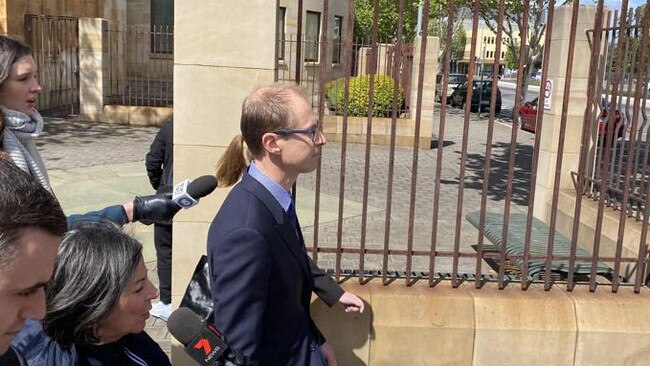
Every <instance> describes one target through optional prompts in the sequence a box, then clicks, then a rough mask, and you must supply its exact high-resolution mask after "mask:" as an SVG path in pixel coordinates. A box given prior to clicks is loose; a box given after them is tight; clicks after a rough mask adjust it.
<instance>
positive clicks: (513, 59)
mask: <svg viewBox="0 0 650 366" xmlns="http://www.w3.org/2000/svg"><path fill="white" fill-rule="evenodd" d="M517 48H519V47H517ZM504 61H505V63H506V67H507V68H509V69H516V68H517V67H519V53H518V52H517V53H514V52H512V48H510V47H508V49H507V50H506V57H505V60H504Z"/></svg>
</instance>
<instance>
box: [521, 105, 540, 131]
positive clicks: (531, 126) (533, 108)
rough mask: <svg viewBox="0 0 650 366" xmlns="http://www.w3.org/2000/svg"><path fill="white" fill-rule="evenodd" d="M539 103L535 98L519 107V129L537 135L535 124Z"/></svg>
mask: <svg viewBox="0 0 650 366" xmlns="http://www.w3.org/2000/svg"><path fill="white" fill-rule="evenodd" d="M537 102H538V99H537V98H535V99H533V100H531V101H528V102H526V103H524V105H522V106H521V107H519V117H517V124H518V125H519V128H521V129H522V130H524V131H528V132H532V133H535V123H536V122H537Z"/></svg>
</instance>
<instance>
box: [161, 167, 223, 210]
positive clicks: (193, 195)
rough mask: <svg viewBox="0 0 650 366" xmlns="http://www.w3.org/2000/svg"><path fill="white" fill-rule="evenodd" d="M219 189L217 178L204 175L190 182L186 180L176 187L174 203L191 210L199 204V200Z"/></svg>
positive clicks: (173, 196)
mask: <svg viewBox="0 0 650 366" xmlns="http://www.w3.org/2000/svg"><path fill="white" fill-rule="evenodd" d="M216 188H217V178H215V177H214V176H212V175H203V176H200V177H198V178H196V179H194V180H193V181H191V182H190V180H189V179H186V180H184V181H182V182H180V183H178V184H177V185H176V186H175V187H174V191H173V194H172V201H174V203H175V204H176V205H178V206H180V207H182V208H186V209H187V208H190V207H192V206H195V205H196V204H198V203H199V199H200V198H202V197H205V196H207V195H209V194H210V193H212V191H214V190H215V189H216Z"/></svg>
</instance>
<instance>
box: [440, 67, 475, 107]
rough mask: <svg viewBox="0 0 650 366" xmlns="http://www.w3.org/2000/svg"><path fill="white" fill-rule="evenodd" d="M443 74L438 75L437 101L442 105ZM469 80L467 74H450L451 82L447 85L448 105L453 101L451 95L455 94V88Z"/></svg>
mask: <svg viewBox="0 0 650 366" xmlns="http://www.w3.org/2000/svg"><path fill="white" fill-rule="evenodd" d="M443 76H444V75H443V74H438V75H436V100H437V101H439V102H441V103H442V100H441V98H442V77H443ZM466 80H467V75H465V74H449V82H448V83H447V104H449V101H450V100H451V99H450V97H451V93H453V92H454V88H455V87H456V86H458V84H462V83H464V82H465V81H466Z"/></svg>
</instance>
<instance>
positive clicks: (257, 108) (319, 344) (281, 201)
mask: <svg viewBox="0 0 650 366" xmlns="http://www.w3.org/2000/svg"><path fill="white" fill-rule="evenodd" d="M241 131H242V134H241V135H240V136H237V137H236V138H235V139H233V142H232V143H231V144H230V146H229V147H228V149H227V150H226V152H225V153H224V155H223V157H222V158H221V160H220V161H219V165H218V166H219V168H218V171H217V179H218V180H219V185H220V186H221V185H222V184H225V185H232V184H233V183H234V182H236V181H237V179H238V178H239V177H240V176H241V175H242V173H243V177H242V179H241V182H239V183H238V184H237V185H236V186H235V187H234V188H233V189H232V191H231V192H230V194H229V195H228V197H227V198H226V200H225V201H224V203H223V205H222V206H221V209H220V210H219V212H218V213H217V216H216V217H215V219H214V221H213V222H212V226H211V227H210V231H209V234H208V259H209V264H210V271H211V273H210V276H211V286H212V296H213V299H214V311H215V314H214V315H215V322H216V325H217V328H219V329H221V330H222V331H223V332H224V334H225V335H226V337H227V338H228V340H229V342H230V343H231V346H232V347H234V348H238V349H241V350H242V351H243V353H244V355H246V356H249V357H251V358H252V359H253V360H258V361H259V363H260V365H264V366H276V365H277V366H292V365H301V366H303V365H311V366H314V365H328V366H331V365H336V359H335V357H334V352H333V351H332V349H331V347H330V346H329V345H328V344H327V342H326V341H325V339H324V338H323V336H322V334H321V333H320V332H319V330H318V328H317V327H316V325H315V324H314V322H313V320H312V319H311V316H310V313H309V304H310V298H311V294H312V292H315V293H316V294H317V295H318V296H319V297H321V299H323V301H325V303H327V304H328V305H330V306H332V305H334V304H335V303H337V302H340V303H341V304H342V305H343V306H344V307H345V308H346V311H359V312H361V311H363V302H362V301H361V300H360V299H359V298H358V297H357V296H355V295H353V294H351V293H348V292H344V291H343V290H342V289H341V288H340V287H339V286H338V285H337V284H336V283H335V282H334V281H333V280H332V279H331V278H330V277H329V276H327V274H325V273H324V272H323V271H322V270H320V269H318V267H317V266H316V265H315V264H314V263H313V262H312V261H311V259H310V258H309V257H308V256H307V253H306V251H305V246H304V241H303V237H302V232H301V230H300V225H299V224H298V221H297V218H296V216H295V202H293V199H292V196H291V194H290V190H291V187H292V186H293V184H294V183H295V182H296V180H297V179H298V176H299V175H300V174H301V173H307V172H311V171H313V170H314V169H316V167H317V165H318V162H319V157H320V152H321V147H322V146H323V145H324V144H325V143H326V138H325V136H324V135H323V133H322V132H321V126H320V123H319V121H318V119H317V118H316V116H314V114H313V112H312V110H311V107H310V104H309V102H308V101H307V98H306V93H305V91H304V89H303V88H301V87H297V86H289V85H273V86H266V87H262V88H259V89H257V90H255V91H253V93H251V95H249V96H248V97H247V98H246V100H245V101H244V104H243V108H242V117H241ZM243 142H245V143H246V145H247V147H248V151H249V152H250V156H251V157H252V160H253V161H252V163H251V164H250V166H249V167H248V169H247V171H245V172H244V170H245V168H246V162H245V160H244V158H243V157H244V150H243Z"/></svg>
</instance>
